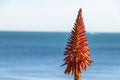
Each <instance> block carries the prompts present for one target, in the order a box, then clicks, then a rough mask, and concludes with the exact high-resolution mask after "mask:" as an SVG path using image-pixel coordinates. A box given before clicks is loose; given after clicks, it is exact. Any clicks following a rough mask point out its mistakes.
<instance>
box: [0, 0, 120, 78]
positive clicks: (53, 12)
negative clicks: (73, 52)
mask: <svg viewBox="0 0 120 80" xmlns="http://www.w3.org/2000/svg"><path fill="white" fill-rule="evenodd" d="M119 4H120V1H119V0H91V1H90V0H59V1H58V0H57V1H56V0H0V80H73V76H71V75H65V74H64V70H65V68H66V67H65V66H64V67H61V66H60V65H61V64H63V63H64V61H63V59H64V55H63V54H64V50H65V47H66V43H67V41H68V38H69V36H70V31H71V30H72V27H73V25H74V22H75V19H76V17H77V12H78V10H79V8H80V7H81V8H82V9H83V18H84V22H85V27H86V31H87V33H86V35H87V37H88V42H89V47H90V53H91V58H92V60H93V61H94V63H93V64H92V66H90V67H88V69H87V71H84V72H83V74H82V80H90V79H91V80H108V79H109V80H119V79H120V76H119V74H120V62H119V61H120V23H119V21H120V15H119V14H120V5H119Z"/></svg>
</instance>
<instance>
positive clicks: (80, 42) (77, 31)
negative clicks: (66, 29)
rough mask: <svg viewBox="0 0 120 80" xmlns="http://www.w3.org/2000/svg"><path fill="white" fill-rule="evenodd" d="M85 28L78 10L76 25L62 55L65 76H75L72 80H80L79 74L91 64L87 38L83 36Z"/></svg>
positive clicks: (80, 12) (80, 11)
mask: <svg viewBox="0 0 120 80" xmlns="http://www.w3.org/2000/svg"><path fill="white" fill-rule="evenodd" d="M85 32H86V31H85V26H84V22H83V18H82V9H80V10H79V12H78V15H77V19H76V23H75V24H74V27H73V30H72V32H71V36H70V38H69V41H68V42H67V47H66V48H65V49H66V51H65V53H64V55H65V56H66V57H65V59H64V60H65V63H64V64H63V65H67V67H66V70H65V72H64V73H65V74H70V73H71V74H72V75H74V76H75V79H74V80H81V73H82V71H83V70H86V69H87V67H88V66H90V64H91V63H92V62H93V61H92V60H91V59H90V52H89V48H88V42H87V36H86V34H85Z"/></svg>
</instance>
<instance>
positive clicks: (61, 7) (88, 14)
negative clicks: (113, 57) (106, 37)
mask: <svg viewBox="0 0 120 80" xmlns="http://www.w3.org/2000/svg"><path fill="white" fill-rule="evenodd" d="M79 8H82V9H83V18H84V23H85V27H86V31H87V32H120V0H0V31H55V32H57V31H62V32H66V31H67V32H69V31H71V29H72V27H73V26H74V23H75V20H76V17H77V13H78V10H79Z"/></svg>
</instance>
